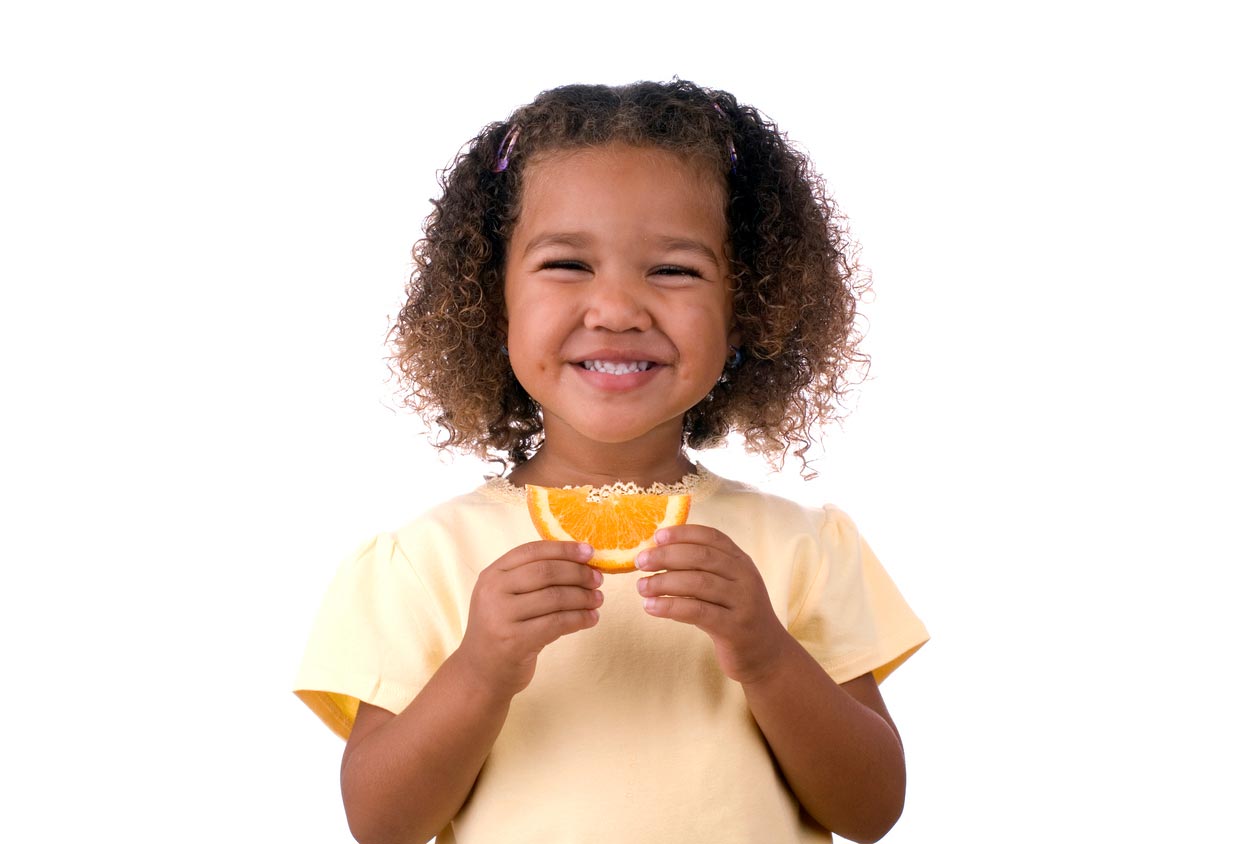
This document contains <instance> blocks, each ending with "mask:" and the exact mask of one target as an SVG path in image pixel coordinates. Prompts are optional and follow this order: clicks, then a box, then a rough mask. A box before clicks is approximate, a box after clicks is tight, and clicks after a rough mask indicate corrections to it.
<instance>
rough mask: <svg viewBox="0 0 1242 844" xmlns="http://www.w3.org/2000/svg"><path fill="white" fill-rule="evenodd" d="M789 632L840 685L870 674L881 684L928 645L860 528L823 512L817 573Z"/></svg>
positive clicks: (920, 624) (831, 511) (832, 511)
mask: <svg viewBox="0 0 1242 844" xmlns="http://www.w3.org/2000/svg"><path fill="white" fill-rule="evenodd" d="M789 632H790V633H792V634H793V635H794V637H795V638H796V639H798V641H799V642H801V643H802V645H803V647H805V648H806V649H807V650H808V651H809V652H810V654H811V655H812V656H813V657H815V659H816V660H818V661H819V663H820V664H821V665H823V666H824V670H826V671H827V672H828V674H829V675H830V676H831V677H832V678H833V679H834V680H836V681H837V682H838V683H844V682H846V681H848V680H853V679H855V678H857V677H861V676H862V675H864V674H867V673H872V674H874V675H875V678H876V681H877V682H879V681H881V680H883V679H884V678H885V677H887V676H888V675H889V674H891V673H892V672H893V670H894V669H896V668H897V666H899V665H901V664H902V663H903V662H905V661H906V659H908V658H909V657H910V656H911V654H913V653H914V652H915V651H916V650H918V649H919V648H920V647H922V646H923V644H924V643H925V642H926V641H927V639H928V635H927V629H926V628H925V627H924V626H923V622H922V621H920V620H919V618H918V616H916V615H915V614H914V611H913V610H911V609H910V606H909V605H908V604H907V603H906V601H905V599H904V598H903V597H902V595H901V593H900V592H899V591H898V590H897V586H896V584H894V583H893V580H892V578H891V577H889V575H888V572H886V571H885V570H884V567H883V566H882V565H880V561H879V560H878V559H876V556H875V554H874V553H872V551H871V548H870V547H869V546H868V545H867V542H866V540H864V539H863V538H862V536H861V535H859V532H858V528H857V527H856V526H855V525H854V522H853V521H852V520H851V519H850V518H849V516H847V515H845V513H843V512H841V511H840V510H838V509H836V508H835V507H826V508H824V522H823V526H822V528H821V530H820V559H819V569H818V571H817V572H816V574H815V576H814V578H813V579H812V581H811V586H810V588H809V590H808V592H807V596H806V600H805V601H803V603H802V606H801V608H800V609H799V611H798V613H797V615H796V616H795V617H794V619H793V621H792V622H791V623H790V625H789Z"/></svg>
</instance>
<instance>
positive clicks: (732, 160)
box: [712, 103, 737, 176]
mask: <svg viewBox="0 0 1242 844" xmlns="http://www.w3.org/2000/svg"><path fill="white" fill-rule="evenodd" d="M712 107H713V108H715V109H716V113H717V114H719V115H720V116H721V117H723V118H724V119H725V120H726V121H729V115H727V114H725V111H724V109H723V108H721V107H720V103H712ZM729 123H730V127H729V128H730V130H732V121H729ZM729 170H730V171H731V172H732V173H733V175H734V176H736V175H737V147H735V146H734V145H733V135H732V134H730V135H729Z"/></svg>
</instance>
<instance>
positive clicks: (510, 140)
mask: <svg viewBox="0 0 1242 844" xmlns="http://www.w3.org/2000/svg"><path fill="white" fill-rule="evenodd" d="M521 134H522V127H521V126H510V127H509V131H508V132H505V136H504V137H503V138H501V139H500V146H499V147H498V148H497V149H496V163H495V164H493V165H492V172H493V173H503V172H504V171H505V170H506V169H507V168H508V167H509V156H510V155H512V154H513V145H514V144H516V143H517V139H518V136H519V135H521Z"/></svg>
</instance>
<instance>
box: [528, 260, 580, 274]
mask: <svg viewBox="0 0 1242 844" xmlns="http://www.w3.org/2000/svg"><path fill="white" fill-rule="evenodd" d="M539 269H541V270H576V271H578V272H585V271H586V270H587V265H586V264H584V263H582V262H581V261H544V262H543V263H542V264H540V265H539Z"/></svg>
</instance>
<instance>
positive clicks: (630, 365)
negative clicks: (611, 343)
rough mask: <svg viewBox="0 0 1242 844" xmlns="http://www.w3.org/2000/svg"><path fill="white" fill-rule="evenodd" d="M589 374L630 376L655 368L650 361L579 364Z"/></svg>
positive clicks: (589, 361) (595, 361) (585, 362)
mask: <svg viewBox="0 0 1242 844" xmlns="http://www.w3.org/2000/svg"><path fill="white" fill-rule="evenodd" d="M578 366H581V367H582V368H583V369H585V370H587V371H588V372H603V373H605V374H608V375H630V374H632V373H635V372H646V371H647V370H648V369H650V368H651V367H653V366H655V364H654V363H652V362H651V361H649V360H625V361H620V360H584V361H582V362H581V363H579V364H578Z"/></svg>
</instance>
